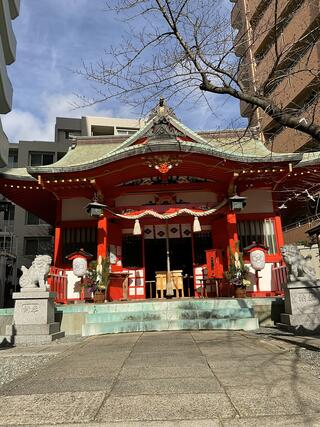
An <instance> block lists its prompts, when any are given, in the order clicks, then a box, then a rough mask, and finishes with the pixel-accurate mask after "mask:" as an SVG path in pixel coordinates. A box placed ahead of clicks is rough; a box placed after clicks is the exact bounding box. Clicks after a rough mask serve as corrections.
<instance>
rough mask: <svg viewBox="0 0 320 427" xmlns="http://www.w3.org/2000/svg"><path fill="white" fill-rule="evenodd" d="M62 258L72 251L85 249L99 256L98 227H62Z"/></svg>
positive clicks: (94, 256) (94, 255)
mask: <svg viewBox="0 0 320 427" xmlns="http://www.w3.org/2000/svg"><path fill="white" fill-rule="evenodd" d="M62 248H63V249H62V259H63V261H65V257H66V256H67V255H69V254H71V253H72V252H75V251H78V250H79V249H84V250H85V251H86V252H89V253H90V254H92V255H93V258H94V259H96V258H97V228H96V227H70V228H63V229H62Z"/></svg>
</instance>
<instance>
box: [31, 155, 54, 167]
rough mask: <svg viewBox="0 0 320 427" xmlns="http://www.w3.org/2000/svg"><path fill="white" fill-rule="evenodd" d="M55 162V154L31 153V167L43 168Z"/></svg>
mask: <svg viewBox="0 0 320 427" xmlns="http://www.w3.org/2000/svg"><path fill="white" fill-rule="evenodd" d="M53 162H54V153H49V152H43V153H41V152H38V151H35V152H29V165H30V166H43V165H50V164H51V163H53Z"/></svg>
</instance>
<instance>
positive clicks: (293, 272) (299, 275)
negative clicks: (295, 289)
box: [281, 245, 317, 282]
mask: <svg viewBox="0 0 320 427" xmlns="http://www.w3.org/2000/svg"><path fill="white" fill-rule="evenodd" d="M281 253H282V256H283V259H284V261H285V263H286V265H287V268H288V273H289V281H290V282H297V281H302V282H305V281H309V282H316V281H317V275H316V271H315V269H314V267H312V265H311V262H310V261H311V256H307V257H304V256H303V255H301V253H300V251H299V249H298V248H297V246H295V245H286V246H283V247H282V248H281Z"/></svg>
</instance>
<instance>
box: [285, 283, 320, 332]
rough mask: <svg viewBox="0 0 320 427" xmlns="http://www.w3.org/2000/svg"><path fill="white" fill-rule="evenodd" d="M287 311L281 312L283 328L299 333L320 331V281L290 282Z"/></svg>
mask: <svg viewBox="0 0 320 427" xmlns="http://www.w3.org/2000/svg"><path fill="white" fill-rule="evenodd" d="M284 290H285V313H283V314H281V323H279V324H278V326H279V327H281V328H282V329H287V330H290V331H296V332H298V333H309V334H311V333H312V334H319V333H320V312H319V307H320V282H319V281H317V282H312V281H308V280H304V281H299V280H297V281H295V282H290V283H288V284H287V285H286V286H285V289H284Z"/></svg>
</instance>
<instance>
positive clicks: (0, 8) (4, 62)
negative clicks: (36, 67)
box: [0, 0, 20, 167]
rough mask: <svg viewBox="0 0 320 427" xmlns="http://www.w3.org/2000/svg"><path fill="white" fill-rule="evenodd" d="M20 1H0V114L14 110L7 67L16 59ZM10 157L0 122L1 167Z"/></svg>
mask: <svg viewBox="0 0 320 427" xmlns="http://www.w3.org/2000/svg"><path fill="white" fill-rule="evenodd" d="M19 8H20V0H0V114H6V113H9V111H11V108H12V93H13V90H12V85H11V82H10V80H9V76H8V72H7V66H8V65H10V64H12V63H13V62H14V61H15V59H16V44H17V42H16V38H15V35H14V33H13V29H12V20H13V19H15V18H16V17H17V16H18V15H19ZM7 157H8V138H7V136H6V134H5V133H4V131H3V129H2V125H1V120H0V167H1V166H4V165H5V164H6V162H7Z"/></svg>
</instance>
